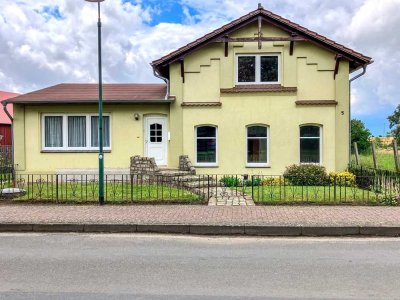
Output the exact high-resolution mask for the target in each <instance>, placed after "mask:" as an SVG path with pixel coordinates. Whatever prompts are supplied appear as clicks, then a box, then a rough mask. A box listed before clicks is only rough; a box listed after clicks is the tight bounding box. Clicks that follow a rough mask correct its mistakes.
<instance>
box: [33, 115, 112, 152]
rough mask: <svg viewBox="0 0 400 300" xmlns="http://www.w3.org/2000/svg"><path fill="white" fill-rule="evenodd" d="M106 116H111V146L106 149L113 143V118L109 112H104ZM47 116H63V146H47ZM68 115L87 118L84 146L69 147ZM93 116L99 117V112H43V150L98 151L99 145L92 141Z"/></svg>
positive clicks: (108, 148)
mask: <svg viewBox="0 0 400 300" xmlns="http://www.w3.org/2000/svg"><path fill="white" fill-rule="evenodd" d="M103 116H104V117H108V118H109V133H110V146H108V147H104V150H105V151H110V150H111V145H112V130H111V129H112V123H111V122H112V120H111V115H110V114H109V113H104V114H103ZM46 117H62V145H63V146H62V147H46V145H45V130H46V129H45V118H46ZM68 117H85V118H86V123H85V124H86V146H84V147H69V146H68ZM92 117H98V114H97V113H43V114H42V115H41V127H40V131H41V138H42V143H41V144H42V151H45V152H52V151H54V152H58V151H63V152H68V151H71V152H79V151H82V152H87V151H98V150H99V147H94V146H92V145H91V143H92V126H91V122H92Z"/></svg>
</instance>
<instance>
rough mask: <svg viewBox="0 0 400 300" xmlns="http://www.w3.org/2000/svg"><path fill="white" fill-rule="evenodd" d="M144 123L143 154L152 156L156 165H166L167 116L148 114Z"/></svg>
mask: <svg viewBox="0 0 400 300" xmlns="http://www.w3.org/2000/svg"><path fill="white" fill-rule="evenodd" d="M144 124H145V149H144V150H145V155H146V156H147V157H153V158H154V159H155V161H156V163H157V165H161V166H163V165H164V166H165V165H167V118H166V117H163V116H148V117H146V118H145V121H144Z"/></svg>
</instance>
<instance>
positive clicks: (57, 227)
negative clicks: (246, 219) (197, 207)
mask: <svg viewBox="0 0 400 300" xmlns="http://www.w3.org/2000/svg"><path fill="white" fill-rule="evenodd" d="M0 232H86V233H90V232H92V233H134V232H141V233H144V232H151V233H177V234H193V235H242V236H385V237H400V227H399V226H273V225H271V226H262V225H260V226H255V225H199V224H192V225H190V224H187V225H185V224H68V223H65V224H60V223H40V224H23V223H4V224H0Z"/></svg>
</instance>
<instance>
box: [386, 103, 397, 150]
mask: <svg viewBox="0 0 400 300" xmlns="http://www.w3.org/2000/svg"><path fill="white" fill-rule="evenodd" d="M388 120H389V127H390V129H391V130H392V131H391V132H392V135H393V137H394V138H395V139H396V140H397V142H398V143H400V104H399V105H397V108H396V109H395V111H394V112H393V114H392V115H390V116H389V117H388Z"/></svg>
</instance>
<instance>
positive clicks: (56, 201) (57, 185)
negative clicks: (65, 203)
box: [56, 174, 58, 203]
mask: <svg viewBox="0 0 400 300" xmlns="http://www.w3.org/2000/svg"><path fill="white" fill-rule="evenodd" d="M56 203H58V174H56Z"/></svg>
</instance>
